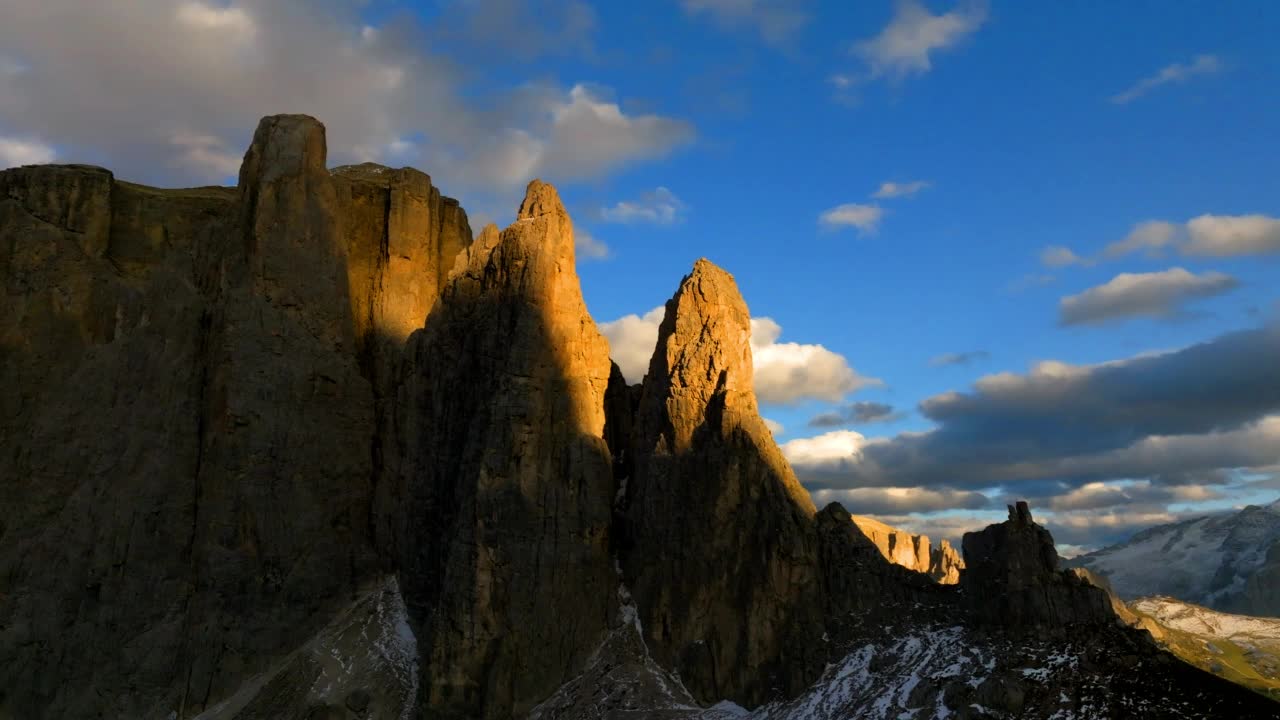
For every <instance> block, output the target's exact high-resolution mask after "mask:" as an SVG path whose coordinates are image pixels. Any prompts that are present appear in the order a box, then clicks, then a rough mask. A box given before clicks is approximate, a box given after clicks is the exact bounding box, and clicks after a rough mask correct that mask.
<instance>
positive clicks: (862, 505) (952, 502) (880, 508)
mask: <svg viewBox="0 0 1280 720" xmlns="http://www.w3.org/2000/svg"><path fill="white" fill-rule="evenodd" d="M812 495H813V503H814V504H815V505H817V506H818V507H822V506H824V505H826V504H828V503H831V502H838V503H840V504H841V505H843V506H844V508H845V509H846V510H848V511H849V512H850V513H854V514H856V515H884V514H889V513H893V514H898V513H927V512H937V511H940V510H957V509H968V510H974V509H979V508H984V507H986V506H987V505H988V504H989V503H990V501H989V500H988V498H987V496H986V495H983V494H982V493H979V492H975V491H973V490H952V489H949V488H941V489H937V488H920V487H871V488H850V489H840V490H836V489H828V488H822V489H818V490H814V491H813V493H812Z"/></svg>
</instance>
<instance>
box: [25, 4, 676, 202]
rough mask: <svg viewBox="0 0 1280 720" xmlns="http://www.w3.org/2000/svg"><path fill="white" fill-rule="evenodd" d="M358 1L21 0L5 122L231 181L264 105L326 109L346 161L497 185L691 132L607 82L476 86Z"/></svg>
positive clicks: (267, 108)
mask: <svg viewBox="0 0 1280 720" xmlns="http://www.w3.org/2000/svg"><path fill="white" fill-rule="evenodd" d="M356 5H357V4H356V3H347V2H324V3H319V4H317V3H312V2H304V1H303V0H270V1H268V0H232V1H231V2H205V1H201V0H186V1H184V2H177V3H175V2H170V1H168V0H133V1H132V2H128V3H82V2H76V1H74V0H14V1H13V2H10V3H7V5H6V9H5V22H4V23H2V24H0V47H3V48H5V52H6V56H7V57H10V58H11V61H10V65H12V66H14V67H18V68H20V69H21V71H19V72H6V73H3V74H0V95H3V97H5V102H4V103H0V127H3V128H5V131H6V132H7V133H9V134H10V135H12V136H14V137H20V138H21V137H26V136H28V135H35V134H38V135H39V137H41V138H43V139H45V141H47V142H50V143H53V144H56V145H57V146H58V148H59V149H60V151H61V152H60V153H59V155H60V156H61V157H65V158H66V159H67V160H69V161H75V160H78V159H92V161H94V162H99V163H102V164H106V165H109V166H110V167H111V168H112V169H113V170H116V171H117V173H118V174H120V175H121V176H123V177H127V178H131V179H137V180H143V181H147V182H156V183H161V184H190V183H205V182H220V181H224V180H226V179H227V178H226V176H227V175H228V173H227V170H228V169H230V168H231V162H230V158H233V157H237V156H239V155H241V154H242V153H243V150H244V148H245V147H247V145H248V142H249V139H250V137H251V135H252V133H253V129H254V127H255V126H256V123H257V120H258V118H259V117H261V116H262V115H267V114H272V113H279V112H301V113H308V114H311V115H314V116H316V117H317V118H319V119H320V120H321V121H322V122H324V123H325V125H326V127H327V129H328V140H329V143H328V145H329V150H330V156H331V161H332V162H333V163H334V164H341V163H345V162H360V161H368V160H373V161H387V160H391V159H394V160H395V161H396V162H406V163H412V164H415V165H418V166H419V167H422V168H424V169H427V170H429V171H430V172H431V173H432V175H433V176H434V177H435V178H436V179H437V181H438V182H440V183H441V184H442V185H445V186H452V187H458V186H464V187H478V188H486V189H489V188H495V187H496V188H516V189H518V188H519V187H521V186H523V184H524V183H526V182H527V181H528V180H529V179H530V178H531V177H533V176H535V175H542V176H544V177H546V178H547V179H549V180H552V181H561V182H565V181H574V180H583V179H588V178H592V177H596V176H599V175H602V174H606V173H609V172H612V171H614V170H616V169H618V168H619V167H622V166H624V165H627V164H630V163H635V162H640V161H644V160H649V159H653V158H658V157H662V156H664V155H665V154H667V153H668V152H671V151H672V150H673V149H675V148H677V147H679V146H680V145H682V144H684V143H687V142H689V141H690V140H691V139H692V137H693V129H692V127H691V126H690V125H689V124H688V123H686V122H684V121H681V120H678V119H674V118H670V117H665V116H662V115H658V114H652V113H649V114H645V113H629V112H626V111H624V110H623V109H622V107H621V106H620V105H619V104H618V103H617V102H616V101H615V100H613V99H612V98H610V97H609V94H608V92H607V91H606V90H605V89H604V88H597V87H589V86H586V85H582V84H578V85H574V86H572V87H569V88H567V89H565V88H561V87H555V86H546V85H532V86H522V87H516V88H508V89H505V90H503V89H501V88H499V89H496V90H492V89H490V90H487V91H486V93H484V94H480V93H476V92H473V91H472V90H471V88H470V87H469V86H467V85H466V83H467V82H468V81H469V78H470V77H471V76H469V75H467V74H466V73H465V72H464V71H463V70H462V69H461V68H460V67H459V66H457V65H455V64H454V62H453V61H452V60H450V59H448V58H445V57H441V56H438V55H433V54H430V53H429V52H427V51H425V50H424V48H426V47H433V48H434V47H435V45H434V44H433V43H428V42H425V41H424V40H423V37H422V33H423V30H422V29H421V28H419V27H417V26H416V25H415V23H414V22H412V21H411V20H408V19H405V18H395V19H393V20H392V21H390V22H387V23H386V24H385V25H383V26H381V27H377V28H372V27H367V26H365V25H364V23H363V22H362V20H361V18H360V17H359V13H358V8H357V7H356ZM522 30H523V28H522ZM87 67H92V68H94V72H92V73H89V72H85V68H87Z"/></svg>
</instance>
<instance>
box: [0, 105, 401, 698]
mask: <svg viewBox="0 0 1280 720" xmlns="http://www.w3.org/2000/svg"><path fill="white" fill-rule="evenodd" d="M343 227H344V224H343V222H342V218H341V206H340V202H339V198H338V195H337V192H336V189H335V186H334V180H333V178H332V177H331V176H330V175H329V173H328V171H327V170H326V169H325V139H324V128H323V126H322V125H320V124H319V123H318V122H316V121H315V120H313V119H311V118H307V117H303V116H278V117H272V118H266V119H264V120H263V122H262V123H261V125H260V126H259V128H258V131H257V133H256V134H255V136H254V142H253V145H252V147H251V148H250V149H249V151H248V153H247V154H246V156H245V162H244V166H243V168H242V171H241V175H240V186H239V188H238V189H227V188H194V189H186V190H157V189H154V188H145V187H142V186H138V185H133V184H130V183H124V182H120V181H117V180H115V179H114V178H113V177H112V176H111V174H110V173H109V172H107V171H105V170H101V169H97V168H89V167H83V166H41V167H32V168H20V169H17V170H10V171H5V172H3V173H0V281H3V283H4V284H5V292H6V297H7V306H6V312H4V313H0V344H2V346H3V348H4V351H3V353H2V354H0V373H2V374H3V377H4V378H5V380H6V382H5V385H4V389H3V390H2V391H0V477H3V478H5V482H3V483H0V507H3V508H4V511H3V517H2V518H0V577H4V578H5V579H6V581H5V583H4V585H3V589H0V618H2V619H0V688H3V690H4V692H3V694H2V696H0V716H6V717H7V716H13V717H60V718H87V717H130V718H142V719H143V720H150V719H151V718H164V717H169V716H170V714H171V713H173V714H174V716H176V717H178V718H190V717H193V716H194V715H196V714H198V713H199V712H201V711H202V710H203V709H204V708H206V707H208V706H210V705H212V704H216V703H217V702H219V701H220V700H221V699H222V698H223V697H225V696H227V695H228V694H230V693H232V692H233V691H235V690H236V689H237V688H239V687H240V686H241V685H242V683H243V681H244V680H245V679H246V678H247V677H250V676H252V675H254V674H256V673H258V672H259V671H261V670H263V669H265V668H266V667H268V666H270V665H271V663H273V662H275V661H276V660H277V659H278V658H280V657H282V656H283V655H285V654H287V653H289V652H292V651H293V650H294V649H295V648H296V647H297V646H298V644H299V643H301V642H302V641H303V640H305V639H306V638H307V637H309V636H310V635H311V634H312V633H313V632H314V631H315V630H316V629H317V628H318V627H319V626H321V625H323V624H324V623H325V622H327V621H328V620H329V619H330V615H331V613H332V612H334V611H335V609H336V608H338V607H340V606H341V605H342V604H344V603H346V602H347V601H349V600H350V599H351V597H352V594H353V593H354V592H356V589H357V588H358V587H360V586H361V585H362V583H363V582H364V581H365V580H367V579H368V578H369V577H370V576H372V575H373V574H374V573H375V572H376V571H377V568H378V566H379V565H381V564H383V563H380V562H379V561H378V560H377V558H376V557H375V556H374V553H373V548H372V546H371V543H370V538H369V536H370V530H369V518H370V516H371V514H372V512H371V501H370V482H371V479H372V476H373V466H372V464H371V461H370V454H371V453H370V447H371V445H372V444H373V443H374V433H375V425H374V423H373V404H372V403H373V394H372V390H371V387H370V385H369V383H368V381H366V380H365V379H364V378H363V377H361V374H360V367H359V364H358V362H357V356H356V341H355V333H354V324H353V318H352V315H351V309H350V297H349V293H348V273H347V267H346V242H345V239H344V237H343V235H342V228H343ZM50 568H57V571H56V572H50Z"/></svg>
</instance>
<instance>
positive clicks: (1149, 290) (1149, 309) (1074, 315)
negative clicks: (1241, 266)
mask: <svg viewBox="0 0 1280 720" xmlns="http://www.w3.org/2000/svg"><path fill="white" fill-rule="evenodd" d="M1239 285H1240V283H1239V282H1238V281H1237V280H1236V279H1235V278H1233V277H1231V276H1230V275H1226V274H1224V273H1220V272H1205V273H1201V274H1199V275H1196V274H1194V273H1190V272H1188V271H1186V270H1184V269H1183V268H1178V267H1175V268H1170V269H1168V270H1165V271H1162V272H1152V273H1121V274H1119V275H1117V276H1115V277H1114V278H1112V279H1111V280H1109V281H1108V282H1106V283H1104V284H1102V285H1099V286H1097V287H1092V288H1089V289H1088V290H1085V291H1084V292H1081V293H1078V294H1075V295H1068V296H1067V297H1064V298H1062V300H1061V301H1059V303H1058V320H1059V322H1060V323H1061V324H1062V325H1096V324H1100V323H1104V322H1109V321H1113V320H1121V319H1125V318H1134V317H1151V318H1172V317H1176V316H1178V315H1179V314H1181V313H1183V312H1185V311H1184V306H1185V305H1186V304H1187V303H1188V302H1190V301H1191V300H1194V299H1196V298H1207V297H1213V296H1215V295H1221V294H1223V293H1225V292H1229V291H1231V290H1234V289H1235V288H1237V287H1239Z"/></svg>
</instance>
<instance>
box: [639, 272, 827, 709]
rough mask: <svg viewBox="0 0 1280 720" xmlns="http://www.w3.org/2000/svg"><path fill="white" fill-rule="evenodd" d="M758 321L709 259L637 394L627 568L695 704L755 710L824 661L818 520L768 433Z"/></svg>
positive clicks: (649, 622)
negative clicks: (756, 367) (754, 345)
mask: <svg viewBox="0 0 1280 720" xmlns="http://www.w3.org/2000/svg"><path fill="white" fill-rule="evenodd" d="M750 333H751V328H750V315H749V314H748V312H747V306H746V303H745V302H743V300H742V296H741V295H740V294H739V292H738V288H737V284H736V283H735V282H734V280H733V277H732V276H730V275H729V274H728V273H726V272H725V271H723V270H721V269H720V268H718V267H716V266H714V265H712V264H711V263H710V262H707V261H706V260H700V261H698V263H697V264H696V265H695V266H694V268H693V272H691V273H690V274H689V275H687V276H686V277H685V278H684V280H683V281H682V282H681V283H680V288H679V289H678V290H677V291H676V294H675V296H673V297H672V298H671V300H669V301H668V302H667V307H666V314H665V316H664V318H663V321H662V325H661V327H660V329H659V331H658V344H657V349H656V350H655V352H654V355H653V359H652V361H651V362H650V365H649V372H648V374H647V375H646V376H645V380H644V385H643V389H642V390H641V394H640V401H639V410H638V412H637V415H636V419H635V428H634V433H633V439H632V448H633V451H632V453H633V454H632V459H633V461H634V468H633V471H632V475H631V477H630V478H629V479H628V481H627V486H626V492H625V495H624V499H623V502H624V504H625V513H624V514H625V518H626V524H625V527H626V531H625V540H624V542H625V548H624V551H623V553H622V567H623V571H624V575H625V577H626V579H627V583H628V586H629V587H630V588H631V591H632V594H633V595H634V596H635V598H636V600H637V604H638V607H639V612H640V616H641V620H642V625H643V627H644V633H645V640H646V641H647V642H648V646H649V649H650V650H651V651H652V652H653V653H654V655H655V657H656V658H657V660H658V662H659V663H661V664H663V665H665V666H667V667H674V668H675V669H676V670H677V671H678V672H679V675H680V677H681V679H682V680H683V681H684V684H685V686H686V687H687V688H688V689H689V690H690V691H691V692H692V693H693V695H694V696H695V697H697V698H699V699H701V700H704V701H713V700H718V699H722V698H729V699H732V700H735V701H737V702H739V703H743V704H747V705H755V704H758V703H760V702H762V701H763V700H765V699H767V698H769V697H771V696H773V695H774V694H777V693H791V692H795V691H796V690H798V689H799V688H800V687H803V686H804V685H805V684H807V683H808V682H810V681H811V680H812V679H813V677H814V676H815V673H816V671H817V670H820V668H821V664H822V659H821V657H820V654H821V653H820V652H819V651H818V650H817V649H815V647H814V645H813V642H812V640H813V638H816V637H819V636H820V635H821V634H822V616H821V605H822V600H821V597H820V582H821V580H820V572H819V569H818V567H817V539H816V534H815V527H814V522H813V515H814V507H813V503H812V501H811V500H810V499H809V496H808V493H806V492H805V491H804V489H803V488H802V487H800V483H799V482H798V481H797V480H796V478H795V475H794V474H793V473H792V471H791V468H790V466H788V465H787V463H786V461H785V460H784V459H783V458H782V454H781V452H780V451H779V450H778V448H777V446H776V445H775V444H774V442H773V438H772V436H771V435H770V433H769V431H768V429H767V428H766V427H765V425H764V421H763V420H761V418H760V415H759V413H758V410H757V406H756V399H755V395H754V393H753V392H752V388H751V383H752V365H751V348H750Z"/></svg>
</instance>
